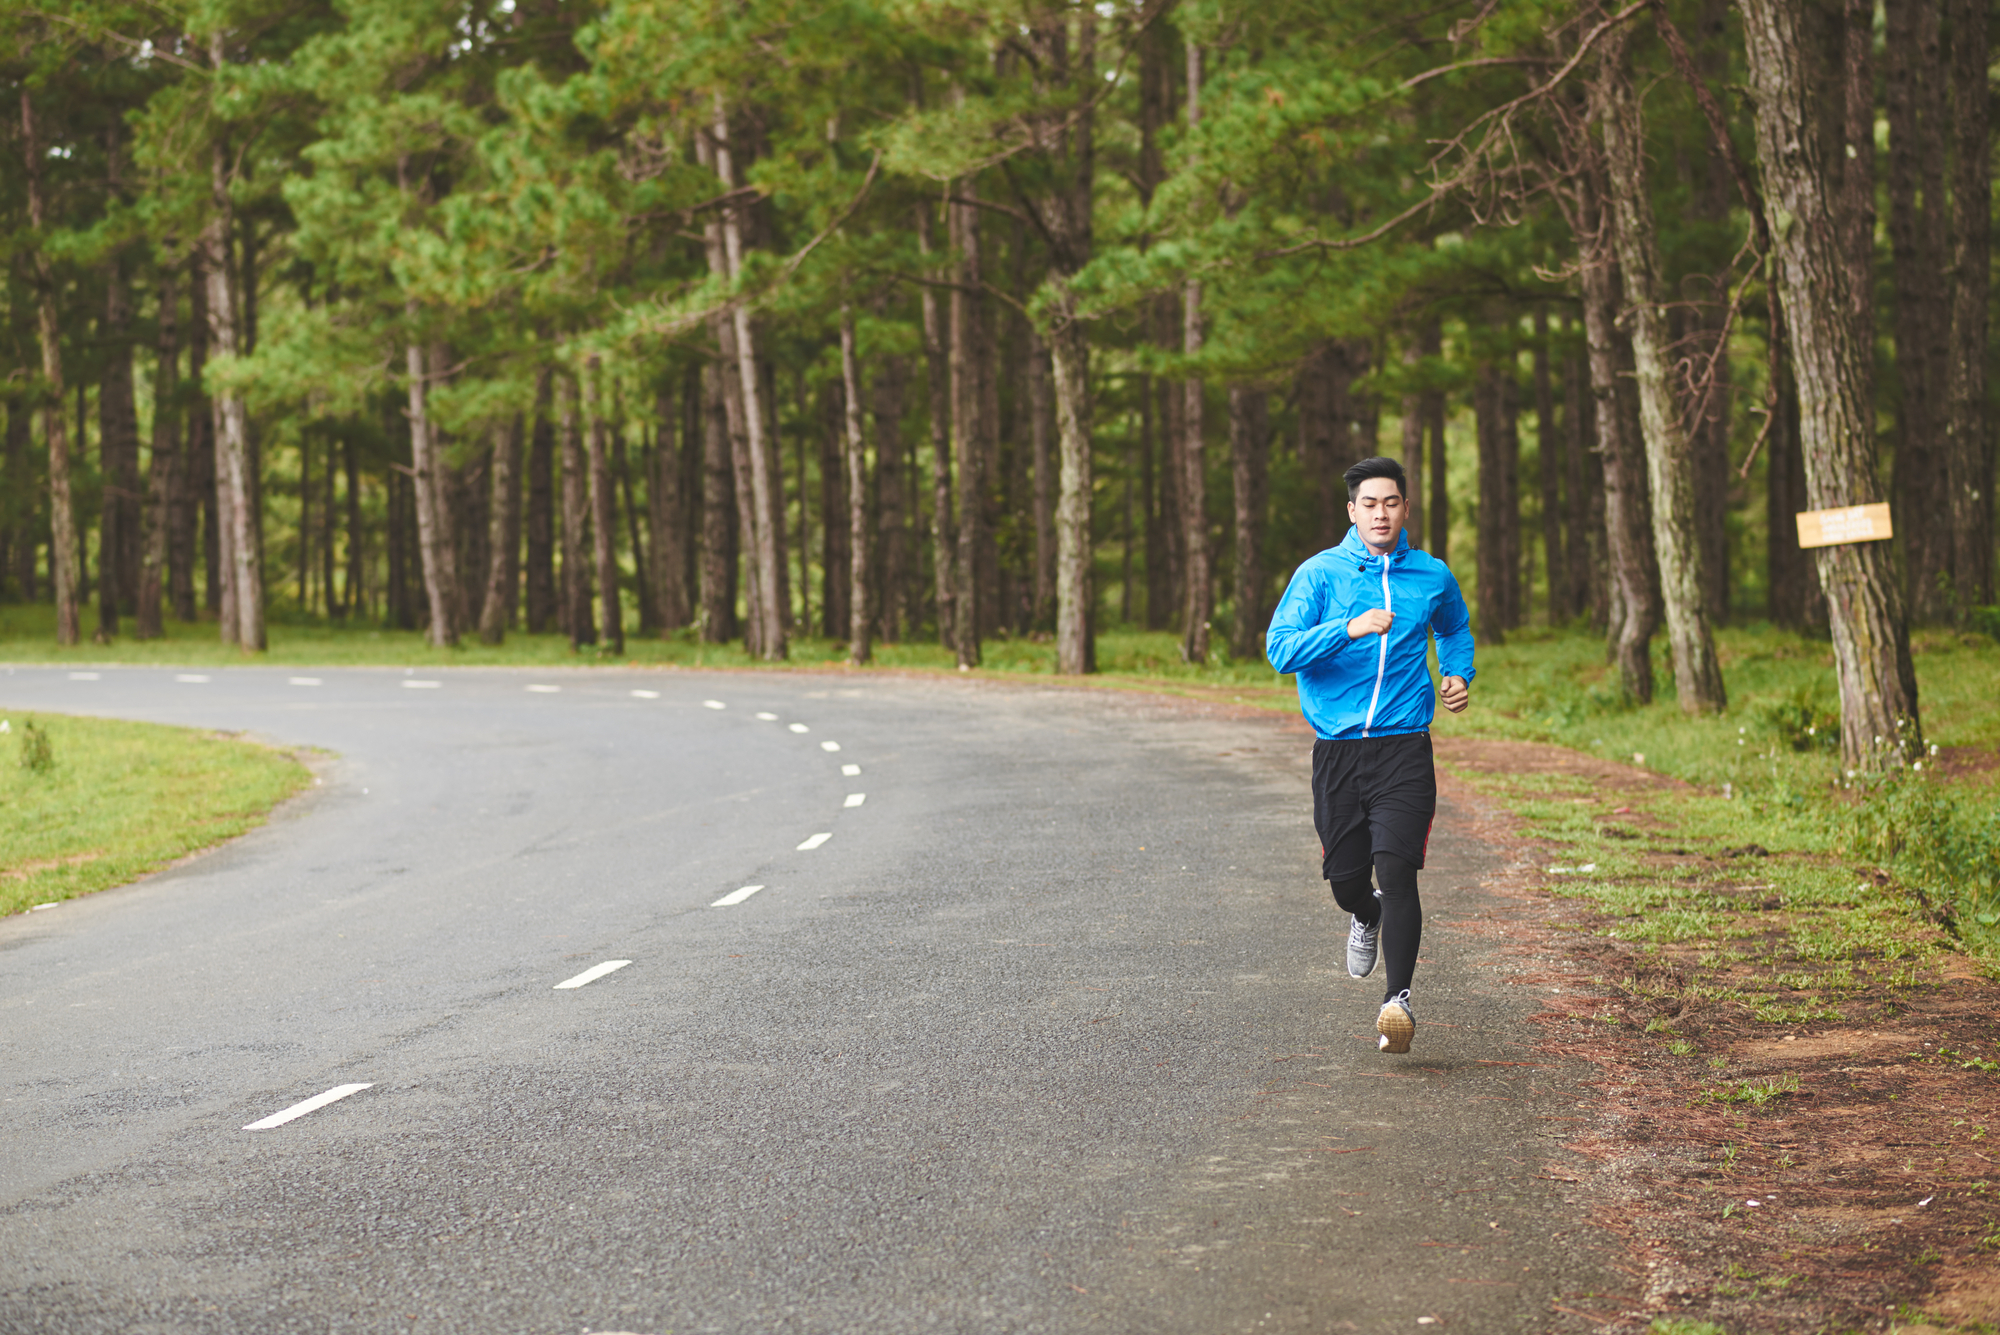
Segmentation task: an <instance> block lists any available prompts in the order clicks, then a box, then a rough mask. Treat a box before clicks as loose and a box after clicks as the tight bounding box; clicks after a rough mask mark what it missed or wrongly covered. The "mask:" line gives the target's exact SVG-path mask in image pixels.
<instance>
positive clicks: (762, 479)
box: [714, 94, 786, 661]
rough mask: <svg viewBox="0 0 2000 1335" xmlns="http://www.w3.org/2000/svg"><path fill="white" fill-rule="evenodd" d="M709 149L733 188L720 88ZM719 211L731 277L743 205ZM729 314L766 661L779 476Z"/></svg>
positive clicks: (738, 315)
mask: <svg viewBox="0 0 2000 1335" xmlns="http://www.w3.org/2000/svg"><path fill="white" fill-rule="evenodd" d="M714 154H715V168H716V175H718V176H719V177H721V178H722V181H723V184H724V185H725V186H726V187H728V188H729V189H732V190H733V189H735V188H736V187H737V186H738V185H739V184H740V182H739V180H738V178H737V174H736V169H735V161H734V157H733V155H732V153H731V150H730V141H729V118H728V115H727V113H726V111H725V108H724V107H723V104H722V98H721V95H720V94H717V96H716V103H715V142H714ZM721 213H722V249H723V256H724V258H725V259H726V260H727V262H728V266H729V278H730V279H731V281H735V280H737V279H738V278H740V277H741V276H742V273H743V253H744V242H743V220H742V209H741V207H740V206H739V205H735V204H732V205H729V206H727V207H725V208H724V209H722V210H721ZM729 318H730V321H731V323H732V324H733V326H734V333H735V335H736V347H735V352H736V369H737V372H738V374H739V376H740V377H741V380H742V385H743V424H744V440H745V444H746V446H747V448H748V450H749V464H750V488H751V498H752V501H753V504H752V507H751V512H752V515H753V523H752V526H751V527H750V529H749V532H748V533H746V534H745V537H746V538H747V540H748V541H749V543H750V554H751V558H752V561H753V563H754V565H755V567H756V572H757V580H756V584H755V585H754V586H753V589H754V593H755V596H754V598H753V601H752V604H751V615H752V617H753V619H754V620H755V621H756V622H757V632H758V633H757V646H756V653H757V656H758V657H760V658H763V659H765V660H767V661H776V660H778V659H782V658H784V657H785V656H786V649H785V621H786V609H785V606H784V602H783V600H782V592H783V589H784V587H785V576H784V570H783V568H782V566H781V564H780V562H781V560H782V556H781V553H780V549H779V540H778V534H777V528H776V524H775V522H774V521H775V519H776V518H777V506H778V505H779V503H780V502H781V500H782V497H783V495H784V493H783V489H782V484H781V482H780V480H779V477H778V461H777V458H776V454H775V451H774V449H773V445H772V442H771V439H770V436H769V434H768V432H767V430H766V427H767V419H766V417H765V408H764V392H763V382H762V377H761V375H760V373H759V372H760V368H759V366H758V362H757V336H756V327H755V324H754V322H753V321H752V320H751V318H750V308H749V307H748V306H747V305H744V304H742V303H740V302H739V303H737V304H736V305H734V306H733V307H731V309H730V312H729Z"/></svg>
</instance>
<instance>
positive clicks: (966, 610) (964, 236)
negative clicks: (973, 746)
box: [946, 180, 987, 670]
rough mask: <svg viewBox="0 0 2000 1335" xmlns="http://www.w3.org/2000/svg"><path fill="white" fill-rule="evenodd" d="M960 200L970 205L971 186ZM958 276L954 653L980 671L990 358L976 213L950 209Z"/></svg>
mask: <svg viewBox="0 0 2000 1335" xmlns="http://www.w3.org/2000/svg"><path fill="white" fill-rule="evenodd" d="M958 191H959V194H960V195H961V196H962V197H964V198H972V197H973V191H974V186H973V183H972V182H971V181H970V180H965V181H960V182H959V183H958ZM946 217H947V219H948V220H949V222H950V226H951V244H952V249H953V250H954V251H955V252H956V253H957V256H958V272H957V273H956V275H955V276H954V277H955V282H954V284H953V287H952V290H951V348H950V353H949V356H950V362H951V434H952V449H953V454H954V456H955V457H954V463H955V465H956V469H957V472H958V548H957V551H956V552H955V553H954V554H953V560H952V610H953V613H954V616H955V623H956V624H955V625H954V626H953V627H952V646H953V648H954V649H955V651H956V652H957V655H958V666H959V668H960V669H961V670H963V669H966V668H975V667H978V666H979V649H980V635H981V634H982V632H983V630H984V627H983V626H982V625H981V624H980V615H979V614H980V611H981V607H980V604H981V602H982V601H983V599H982V589H981V579H980V577H981V574H982V573H983V572H982V570H981V567H980V559H979V558H980V554H981V551H982V550H983V548H984V546H985V533H984V528H985V524H984V520H985V510H986V486H987V478H986V440H985V435H986V427H987V423H986V421H985V411H984V410H985V407H986V403H985V394H984V393H983V388H984V386H983V384H982V376H981V362H982V361H983V360H984V358H985V356H986V355H987V347H986V341H985V339H984V337H983V334H984V332H985V302H984V301H983V300H982V299H980V297H979V296H978V295H977V294H976V289H977V287H978V285H979V284H980V282H981V281H982V273H981V264H980V259H981V257H980V252H979V214H978V210H977V208H976V206H974V205H971V204H962V203H954V204H950V205H948V206H947V207H946Z"/></svg>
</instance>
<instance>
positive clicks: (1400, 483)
mask: <svg viewBox="0 0 2000 1335" xmlns="http://www.w3.org/2000/svg"><path fill="white" fill-rule="evenodd" d="M1344 476H1345V477H1346V478H1347V499H1348V500H1350V501H1351V500H1353V499H1354V498H1355V497H1356V496H1357V495H1359V494H1360V492H1361V484H1362V483H1364V482H1366V481H1367V480H1368V479H1369V478H1371V477H1386V478H1388V479H1389V480H1390V481H1392V482H1394V483H1395V484H1396V494H1397V495H1398V496H1401V497H1402V498H1403V499H1404V500H1406V501H1407V500H1408V499H1410V480H1409V478H1408V477H1406V476H1405V475H1404V473H1403V466H1402V465H1401V464H1399V463H1397V462H1396V461H1395V460H1394V459H1384V458H1382V457H1381V456H1379V455H1378V456H1376V457H1375V458H1373V459H1363V460H1362V461H1361V462H1360V463H1358V464H1356V465H1354V467H1352V468H1350V469H1348V470H1347V472H1346V474H1345V475H1344Z"/></svg>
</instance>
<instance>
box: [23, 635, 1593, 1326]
mask: <svg viewBox="0 0 2000 1335" xmlns="http://www.w3.org/2000/svg"><path fill="white" fill-rule="evenodd" d="M426 683H429V684H426ZM28 710H33V711H48V712H61V713H84V714H99V715H108V716H117V717H125V718H135V719H149V720H155V721H160V722H167V723H179V724H187V725H193V726H201V727H210V728H218V729H229V730H247V731H249V732H252V733H253V734H255V735H258V736H261V737H264V738H268V739H272V740H276V741H282V742H284V743H287V744H294V745H311V746H314V747H319V748H323V749H324V750H325V751H327V752H329V753H331V757H330V759H329V760H328V761H327V763H326V764H325V765H324V767H323V770H322V780H323V781H322V784H321V785H320V786H319V787H317V788H315V789H313V790H312V791H311V792H310V793H308V794H307V795H306V796H305V797H303V798H301V799H300V800H298V801H296V802H294V803H292V804H290V805H288V806H287V807H286V808H284V809H282V810H281V812H280V813H279V814H278V816H277V817H276V818H275V819H274V820H273V821H272V822H271V823H270V824H269V825H267V826H266V827H264V828H262V829H260V830H258V831H255V832H253V833H252V834H250V835H248V836H246V837H245V838H243V839H241V840H238V841H237V842H235V843H233V844H231V845H229V846H227V847H226V848H223V849H221V850H218V851H216V852H214V853H211V854H209V855H206V856H204V857H201V858H197V859H194V860H192V861H190V862H188V863H186V864H184V865H182V866H180V867H177V868H175V869H172V870H169V871H167V872H163V873H161V874H159V875H156V876H153V877H151V878H148V879H147V880H145V881H142V882H140V883H138V884H135V885H132V886H127V887H124V888H121V889H117V890H113V891H108V892H105V893H102V894H98V895H94V896H90V897H88V898H85V899H80V900H75V901H70V902H66V903H63V904H61V905H59V906H57V907H55V908H52V909H48V910H44V911H39V912H34V913H30V914H24V915H19V916H16V917H13V918H10V919H6V920H4V921H0V1015H4V1022H0V1331H8V1332H11V1331H22V1332H36V1335H54V1333H58V1332H60V1333H62V1335H67V1333H68V1332H99V1331H103V1332H111V1331H117V1332H121V1333H125V1335H130V1333H133V1332H142V1331H143V1332H259V1335H263V1333H266V1332H271V1333H275V1332H292V1331H297V1332H313V1333H315V1335H317V1333H319V1332H327V1333H328V1335H331V1333H333V1332H343V1333H344V1332H377V1331H397V1332H433V1331H435V1332H466V1333H467V1335H472V1333H473V1332H478V1333H479V1335H495V1333H497V1332H513V1333H521V1335H525V1333H529V1332H535V1333H540V1332H548V1335H577V1333H578V1332H580V1331H581V1332H597V1331H635V1332H663V1331H676V1332H686V1331H719V1332H752V1331H755V1332H767V1331H784V1332H794V1331H796V1332H822V1331H826V1332H838V1331H869V1332H888V1333H898V1332H905V1331H909V1332H915V1331H932V1330H964V1331H974V1330H976V1331H1021V1332H1051V1333H1056V1332H1061V1333H1067V1332H1078V1331H1105V1332H1177V1331H1188V1332H1203V1333H1204V1335H1206V1333H1208V1332H1220V1331H1238V1330H1240V1331H1327V1330H1348V1329H1352V1330H1361V1331H1378V1330H1379V1331H1392V1330H1393V1331H1409V1330H1412V1329H1415V1328H1417V1327H1418V1326H1419V1325H1433V1324H1436V1325H1449V1326H1451V1327H1454V1328H1458V1329H1465V1330H1475V1331H1482V1332H1483V1331H1538V1330H1543V1329H1547V1328H1549V1326H1550V1325H1551V1322H1552V1321H1553V1320H1554V1319H1555V1318H1554V1317H1553V1316H1552V1308H1553V1306H1554V1305H1556V1304H1558V1303H1562V1302H1565V1301H1567V1300H1568V1298H1567V1296H1568V1295H1576V1294H1580V1293H1585V1292H1590V1291H1602V1290H1603V1289H1605V1288H1607V1287H1610V1286H1611V1281H1610V1280H1609V1279H1608V1278H1607V1277H1606V1276H1605V1273H1604V1271H1603V1270H1602V1268H1601V1261H1602V1258H1601V1257H1600V1256H1599V1254H1598V1252H1597V1250H1596V1248H1595V1246H1594V1244H1592V1243H1591V1238H1592V1235H1591V1233H1590V1232H1589V1230H1588V1229H1586V1228H1584V1227H1583V1226H1582V1225H1581V1224H1580V1223H1579V1221H1578V1220H1577V1219H1575V1218H1574V1217H1573V1215H1574V1207H1571V1206H1569V1205H1568V1204H1566V1203H1565V1201H1564V1200H1563V1198H1562V1196H1561V1195H1560V1194H1559V1193H1560V1191H1561V1190H1562V1184H1561V1183H1559V1182H1555V1181H1551V1180H1549V1175H1548V1174H1547V1172H1546V1168H1545V1164H1546V1161H1547V1158H1548V1156H1549V1155H1550V1154H1552V1153H1555V1152H1557V1147H1558V1145H1559V1144H1560V1140H1561V1131H1560V1128H1561V1127H1562V1126H1564V1125H1565V1124H1566V1123H1564V1122H1563V1121H1560V1120H1556V1119H1559V1118H1561V1117H1562V1116H1564V1115H1566V1114H1569V1113H1571V1112H1572V1111H1573V1110H1572V1108H1571V1107H1570V1106H1569V1105H1570V1104H1571V1103H1572V1102H1573V1101H1574V1099H1575V1098H1576V1097H1578V1088H1579V1081H1580V1080H1581V1079H1582V1076H1583V1073H1581V1072H1575V1071H1569V1070H1565V1069H1562V1068H1559V1067H1552V1066H1544V1065H1524V1064H1520V1063H1523V1062H1525V1061H1527V1060H1528V1059H1529V1057H1530V1055H1531V1054H1530V1053H1529V1052H1528V1050H1527V1049H1528V1045H1529V1044H1530V1043H1531V1042H1532V1031H1531V1030H1530V1029H1529V1028H1528V1027H1526V1026H1525V1025H1524V1023H1523V1017H1524V1016H1525V1014H1526V1013H1527V1012H1528V1011H1529V1010H1531V1009H1532V1008H1533V1006H1532V998H1530V997H1527V996H1525V995H1523V994H1524V993H1525V992H1526V991H1527V989H1524V988H1518V987H1510V986H1508V985H1507V982H1506V978H1505V976H1504V975H1503V973H1502V972H1501V971H1500V970H1499V969H1498V968H1497V967H1496V966H1495V965H1493V964H1492V963H1491V961H1490V960H1489V959H1488V958H1487V953H1488V952H1490V949H1491V942H1490V940H1488V939H1482V938H1480V937H1477V936H1475V935H1474V934H1472V933H1470V932H1467V931H1465V930H1462V929H1461V927H1460V924H1463V923H1465V922H1466V921H1468V920H1470V919H1473V918H1477V917H1492V916H1494V915H1496V914H1498V913H1502V912H1503V911H1502V910H1499V909H1497V908H1496V906H1495V905H1493V904H1492V903H1490V902H1489V900H1488V898H1487V897H1486V896H1485V895H1484V894H1483V893H1482V892H1481V891H1480V890H1479V888H1478V882H1479V878H1480V876H1481V874H1482V873H1483V872H1485V871H1488V870H1490V869H1491V867H1492V855H1491V854H1490V853H1489V852H1488V851H1487V850H1486V849H1484V848H1483V847H1481V846H1480V845H1478V844H1477V843H1476V842H1474V841H1472V840H1471V839H1469V838H1468V837H1466V836H1465V835H1464V834H1463V833H1462V830H1461V828H1460V827H1461V826H1462V824H1463V813H1461V812H1457V811H1455V810H1454V809H1453V808H1452V807H1450V806H1449V805H1447V806H1446V808H1445V809H1444V810H1443V811H1442V812H1441V813H1440V818H1439V822H1438V831H1437V835H1436V837H1435V838H1434V840H1433V844H1432V869H1431V872H1430V873H1429V874H1428V875H1427V877H1426V884H1425V887H1424V897H1425V902H1426V908H1427V911H1428V914H1429V924H1428V927H1427V935H1426V940H1425V954H1424V958H1425V961H1426V963H1425V964H1424V966H1423V969H1422V970H1421V972H1420V974H1419V979H1418V987H1417V993H1416V995H1417V1016H1418V1022H1419V1026H1420V1027H1419V1030H1418V1035H1417V1044H1416V1050H1415V1052H1414V1053H1412V1054H1411V1055H1410V1056H1409V1057H1405V1058H1390V1057H1383V1056H1379V1055H1377V1054H1376V1053H1375V1051H1374V1050H1373V1041H1372V1040H1373V1034H1372V1020H1373V1015H1374V1002H1376V1001H1377V1000H1379V991H1378V990H1377V983H1376V982H1375V981H1371V982H1368V983H1354V982H1351V981H1349V980H1348V979H1347V978H1346V976H1345V969H1344V967H1343V965H1342V963H1341V958H1340V946H1341V944H1342V940H1343V933H1344V919H1338V918H1337V915H1336V914H1335V912H1334V911H1333V909H1332V908H1331V906H1330V904H1329V902H1328V900H1327V896H1326V894H1325V889H1324V886H1323V885H1322V884H1320V883H1318V882H1317V881H1316V879H1315V878H1316V872H1317V866H1316V864H1317V847H1316V844H1315V842H1314V837H1313V833H1312V828H1311V822H1310V819H1309V815H1310V813H1309V799H1308V795H1307V792H1306V789H1305V780H1304V749H1305V746H1306V745H1307V743H1306V741H1305V739H1304V738H1303V737H1302V736H1300V735H1298V734H1296V733H1293V732H1288V731H1286V730H1284V729H1283V728H1282V727H1281V726H1279V724H1278V723H1277V722H1275V721H1257V720H1252V721H1243V720H1232V719H1221V718H1214V717H1205V716H1202V715H1201V714H1199V713H1195V712H1190V711H1188V710H1186V709H1182V708H1179V707H1176V706H1173V705H1170V704H1168V703H1165V702H1160V701H1155V700H1150V699H1146V698H1141V697H1131V696H1123V695H1117V694H1113V693H1108V692H1086V691H1071V690H1061V689H1031V688H1025V687H997V686H992V685H979V684H965V683H960V682H955V681H937V682H932V681H924V680H903V679H880V678H868V679H856V678H853V677H847V676H813V675H808V674H751V673H744V674H720V673H716V674H700V673H692V672H680V671H657V672H640V671H609V670H596V671H568V672H560V671H549V670H542V671H534V672H527V671H499V670H493V671H481V670H463V671H448V672H405V671H403V670H400V669H396V670H389V669H379V670H377V669H369V670H353V669H324V670H318V671H299V670H286V669H274V668H240V669H204V670H198V671H180V670H176V669H171V668H153V667H103V668H97V669H90V670H83V671H79V670H72V669H64V668H39V667H34V668H31V667H18V668H13V669H0V712H15V713H19V712H21V711H28ZM55 736H56V743H57V746H58V748H60V745H61V740H60V723H59V722H58V723H57V724H56V725H55ZM822 836H824V837H822ZM752 887H757V888H755V889H752ZM566 983H567V984H573V985H571V986H559V985H560V984H566ZM1535 1060H1537V1061H1541V1060H1543V1059H1540V1058H1537V1059H1535ZM1500 1062H1511V1063H1515V1064H1511V1065H1500V1064H1495V1063H1500ZM259 1123H270V1124H269V1125H266V1126H264V1127H263V1128H262V1129H255V1130H250V1129H246V1128H249V1127H251V1126H253V1125H256V1124H259ZM1585 1305H1586V1306H1589V1305H1590V1304H1585Z"/></svg>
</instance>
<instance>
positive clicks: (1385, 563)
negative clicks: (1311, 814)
mask: <svg viewBox="0 0 2000 1335" xmlns="http://www.w3.org/2000/svg"><path fill="white" fill-rule="evenodd" d="M1394 554H1395V553H1393V552H1391V553H1390V554H1389V556H1393V555H1394ZM1389 556H1384V557H1383V558H1382V610H1383V611H1384V612H1389V611H1393V609H1392V608H1391V607H1390V606H1389ZM1388 671H1389V632H1388V631H1386V630H1385V631H1383V632H1382V652H1381V655H1380V657H1378V658H1377V659H1376V660H1375V694H1374V695H1372V696H1370V697H1369V698H1368V717H1367V718H1365V719H1363V720H1362V721H1361V735H1362V736H1363V737H1366V736H1367V735H1368V730H1369V729H1370V728H1372V727H1374V726H1375V706H1376V705H1378V704H1380V703H1381V702H1382V678H1383V677H1384V676H1385V675H1387V673H1388Z"/></svg>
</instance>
